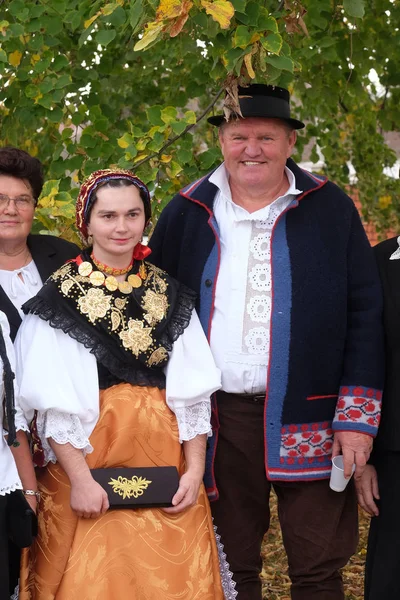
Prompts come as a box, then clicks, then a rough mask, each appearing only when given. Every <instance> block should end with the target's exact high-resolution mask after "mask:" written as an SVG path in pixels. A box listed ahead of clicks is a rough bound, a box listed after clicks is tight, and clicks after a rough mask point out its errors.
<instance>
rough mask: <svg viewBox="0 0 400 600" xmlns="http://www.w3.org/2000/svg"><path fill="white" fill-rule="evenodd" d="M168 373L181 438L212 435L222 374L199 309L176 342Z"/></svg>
mask: <svg viewBox="0 0 400 600" xmlns="http://www.w3.org/2000/svg"><path fill="white" fill-rule="evenodd" d="M165 374H166V379H167V382H166V397H167V404H168V406H169V408H170V409H171V410H172V411H173V412H174V413H175V415H176V419H177V421H178V428H179V438H180V441H181V442H182V441H186V440H191V439H192V438H194V437H196V435H199V434H202V433H206V434H208V435H211V424H210V419H211V404H210V396H211V394H213V393H214V392H215V391H216V390H218V389H219V388H220V387H221V373H220V371H219V369H217V367H216V366H215V363H214V359H213V357H212V354H211V350H210V347H209V345H208V342H207V339H206V336H205V334H204V332H203V329H202V327H201V325H200V321H199V318H198V316H197V314H196V312H195V311H193V313H192V317H191V320H190V323H189V325H188V327H187V328H186V329H185V331H184V332H183V334H182V335H181V336H180V337H179V338H178V339H177V341H176V342H175V343H174V346H173V349H172V351H171V354H170V359H169V362H168V365H167V366H166V368H165Z"/></svg>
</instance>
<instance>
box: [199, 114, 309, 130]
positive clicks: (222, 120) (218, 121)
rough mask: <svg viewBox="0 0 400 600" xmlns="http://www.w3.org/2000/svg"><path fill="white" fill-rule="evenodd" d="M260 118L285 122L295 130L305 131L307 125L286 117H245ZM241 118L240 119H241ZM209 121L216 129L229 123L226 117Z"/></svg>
mask: <svg viewBox="0 0 400 600" xmlns="http://www.w3.org/2000/svg"><path fill="white" fill-rule="evenodd" d="M253 117H255V118H259V119H277V120H279V121H285V123H288V124H289V125H290V126H291V127H293V129H304V127H305V124H304V123H302V121H298V120H297V119H288V118H284V117H268V116H267V115H248V117H243V118H244V119H246V118H249V119H250V118H253ZM240 118H241V117H239V119H240ZM207 121H208V122H209V123H210V124H211V125H215V127H220V126H221V125H222V124H223V123H229V121H227V120H226V119H225V116H224V115H214V116H213V117H208V119H207Z"/></svg>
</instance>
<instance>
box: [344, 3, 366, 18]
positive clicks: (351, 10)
mask: <svg viewBox="0 0 400 600" xmlns="http://www.w3.org/2000/svg"><path fill="white" fill-rule="evenodd" d="M343 8H344V10H345V12H346V13H347V14H348V15H349V16H350V17H358V18H360V19H361V18H362V17H363V16H364V14H365V0H343Z"/></svg>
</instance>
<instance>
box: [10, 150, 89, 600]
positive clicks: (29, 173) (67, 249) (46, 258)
mask: <svg viewBox="0 0 400 600" xmlns="http://www.w3.org/2000/svg"><path fill="white" fill-rule="evenodd" d="M42 187H43V168H42V164H41V163H40V161H39V160H38V159H37V158H34V157H33V156H30V155H29V154H28V153H27V152H25V151H24V150H20V149H18V148H12V147H6V148H0V311H3V312H4V313H5V315H6V317H7V319H8V322H9V325H10V337H11V339H12V340H14V339H15V336H16V335H17V331H18V328H19V326H20V324H21V322H22V319H23V312H22V310H21V306H22V305H23V304H24V302H26V301H27V300H29V299H30V298H31V297H32V296H34V295H35V294H36V293H37V292H38V291H39V290H40V288H41V287H42V285H43V283H44V282H45V280H46V279H47V278H48V277H49V276H50V275H51V274H52V273H53V271H56V270H57V269H58V268H59V267H60V266H61V265H62V264H63V263H64V262H65V261H66V260H68V259H70V258H74V257H75V256H77V254H78V253H79V249H78V247H77V246H75V244H71V243H70V242H67V241H65V240H61V239H58V238H55V237H54V236H50V235H31V234H30V230H31V227H32V222H33V217H34V212H35V207H36V204H37V201H38V198H39V196H40V193H41V191H42ZM18 441H19V443H21V444H26V437H25V434H24V433H23V432H22V431H19V432H18ZM0 487H1V485H0ZM30 487H33V486H30ZM31 491H36V489H35V490H31ZM8 501H9V502H11V501H12V494H9V497H8ZM29 501H30V502H31V504H32V505H33V507H34V505H35V503H36V497H35V496H34V495H30V496H29ZM10 567H11V571H10V590H13V589H14V587H15V585H16V583H17V579H18V573H19V552H18V550H17V549H16V548H15V547H14V546H13V545H11V546H10Z"/></svg>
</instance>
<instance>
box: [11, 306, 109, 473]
mask: <svg viewBox="0 0 400 600" xmlns="http://www.w3.org/2000/svg"><path fill="white" fill-rule="evenodd" d="M15 351H16V359H17V380H18V383H19V398H18V401H19V405H20V408H21V409H22V411H23V413H24V415H25V418H26V419H27V421H28V422H30V421H31V420H32V419H33V417H34V414H35V411H37V421H36V424H37V430H38V434H39V437H40V439H41V442H42V445H43V449H44V452H45V460H46V462H48V461H50V460H51V461H52V462H55V461H56V458H55V455H54V453H53V451H52V449H51V447H50V445H49V443H48V439H49V438H52V439H53V440H55V441H56V442H58V443H59V444H66V443H70V444H71V445H72V446H74V447H75V448H79V449H81V450H83V452H84V453H88V452H91V451H92V450H93V449H92V447H91V445H90V442H89V436H90V434H91V433H92V431H93V429H94V426H95V425H96V423H97V420H98V416H99V382H98V375H97V365H96V359H95V357H94V356H93V355H92V354H90V352H89V350H87V349H86V348H85V347H84V346H83V345H82V344H80V343H79V342H77V341H76V340H74V339H72V338H71V337H69V335H67V334H65V333H64V332H63V331H61V330H59V329H54V328H53V327H50V325H49V324H48V323H47V322H45V321H43V320H42V319H40V317H38V316H36V315H27V316H26V317H25V319H24V321H23V322H22V325H21V327H20V328H19V331H18V334H17V338H16V340H15Z"/></svg>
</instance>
